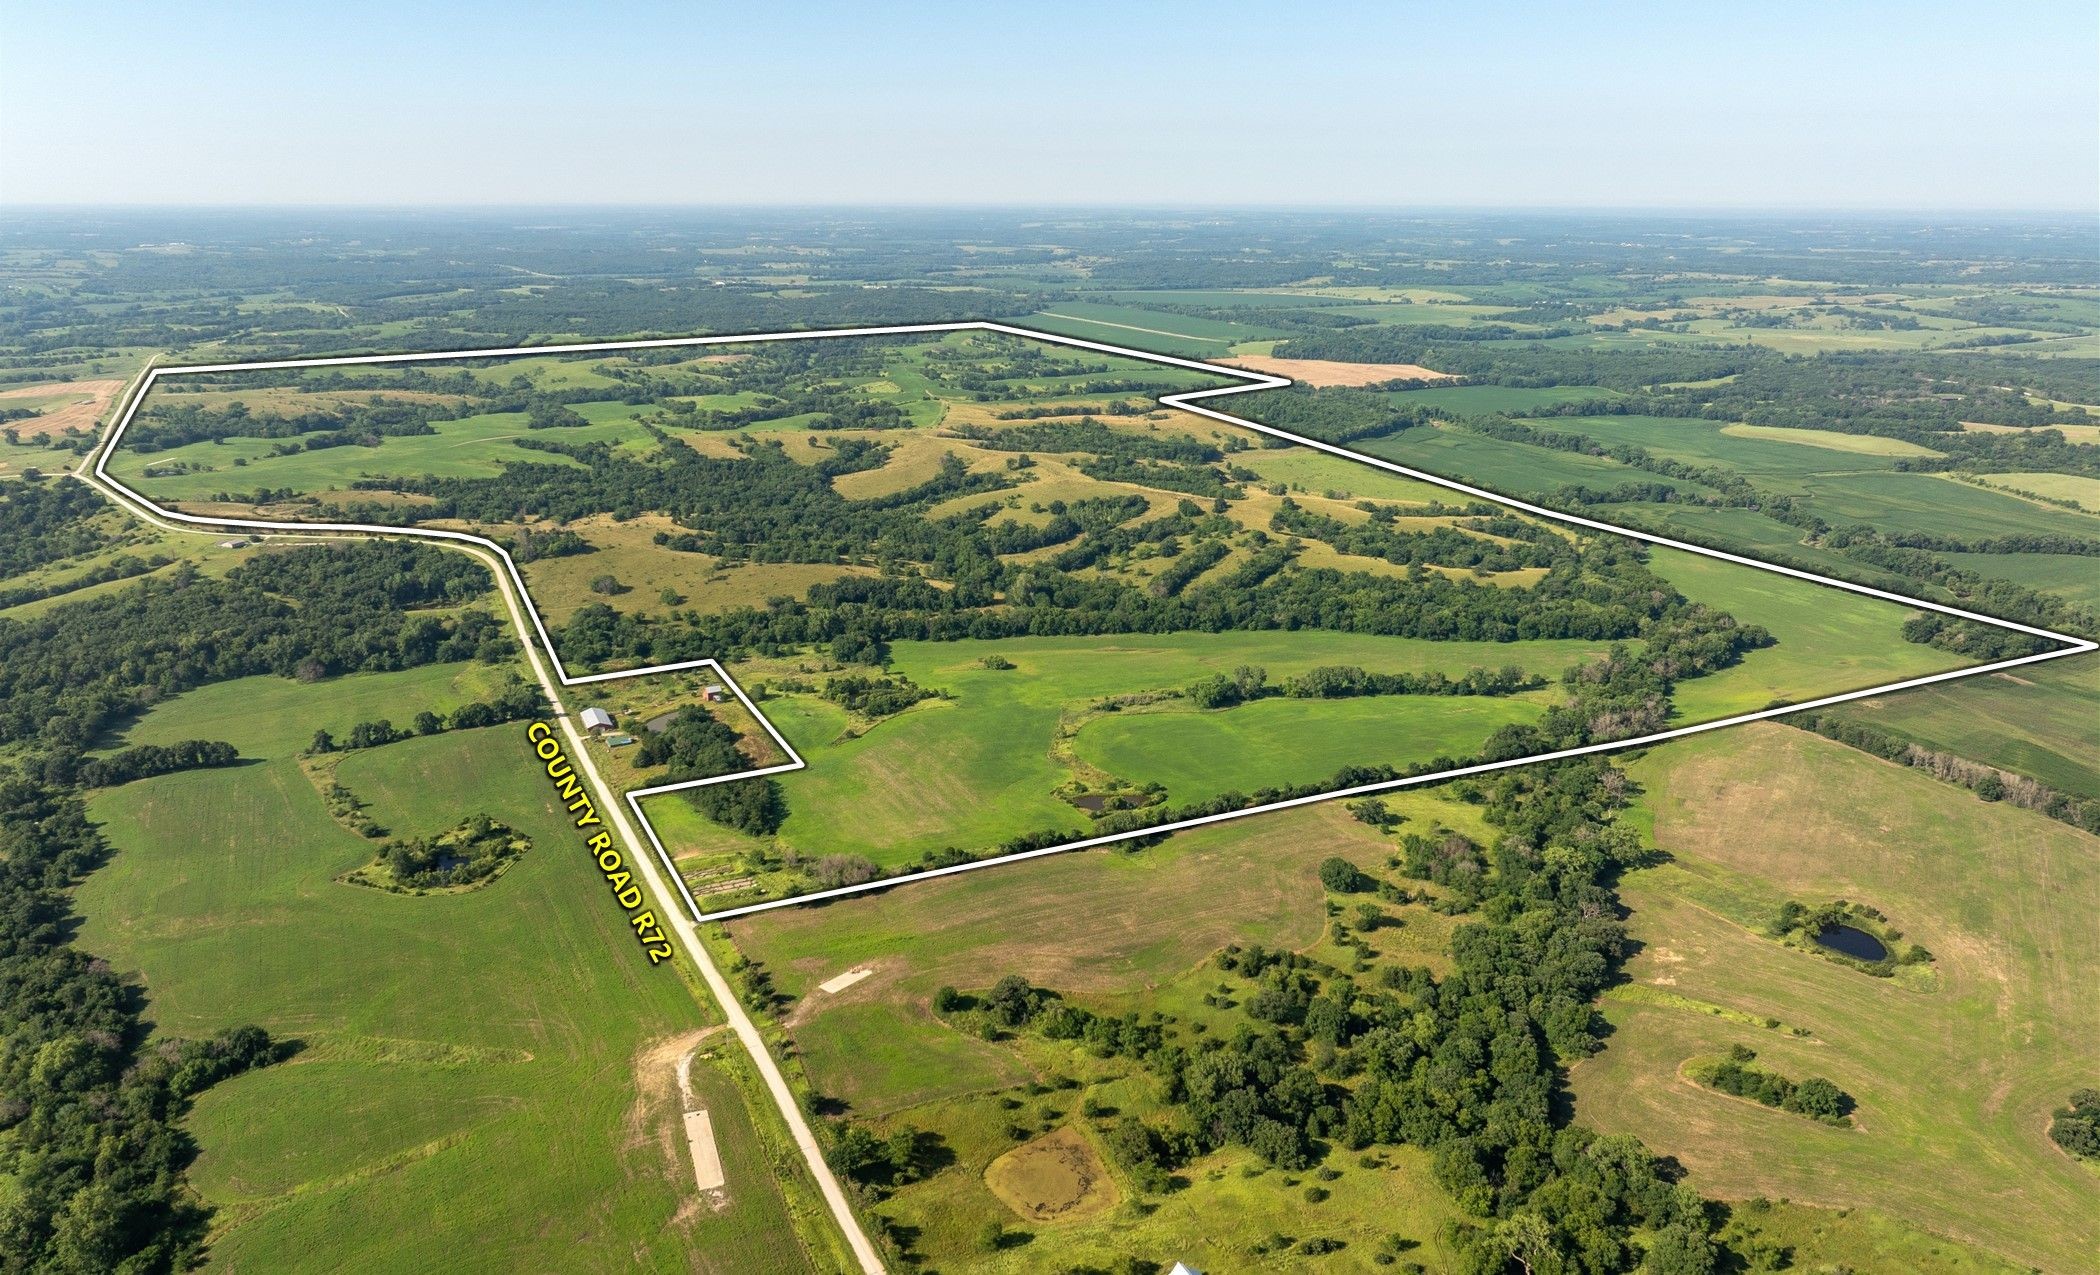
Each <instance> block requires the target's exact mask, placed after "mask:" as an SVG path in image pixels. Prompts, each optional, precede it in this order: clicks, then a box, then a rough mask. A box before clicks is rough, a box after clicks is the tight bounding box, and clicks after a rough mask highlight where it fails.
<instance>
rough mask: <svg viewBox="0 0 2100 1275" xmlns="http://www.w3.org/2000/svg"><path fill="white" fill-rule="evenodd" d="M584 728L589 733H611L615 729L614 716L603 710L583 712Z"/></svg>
mask: <svg viewBox="0 0 2100 1275" xmlns="http://www.w3.org/2000/svg"><path fill="white" fill-rule="evenodd" d="M583 728H584V729H585V730H588V731H599V732H603V731H609V730H611V729H612V728H613V715H612V714H611V713H608V712H606V711H605V710H604V709H602V708H596V707H593V708H586V709H584V710H583Z"/></svg>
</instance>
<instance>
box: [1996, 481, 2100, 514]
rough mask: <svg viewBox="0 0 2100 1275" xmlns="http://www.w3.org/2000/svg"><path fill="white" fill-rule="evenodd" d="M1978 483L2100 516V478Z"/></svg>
mask: <svg viewBox="0 0 2100 1275" xmlns="http://www.w3.org/2000/svg"><path fill="white" fill-rule="evenodd" d="M1977 481H1979V482H1982V483H1986V484H1989V485H1990V486H1992V487H2003V488H2005V489H2006V490H2007V491H2015V492H2030V493H2032V494H2034V495H2037V496H2045V497H2047V498H2048V499H2050V500H2067V501H2070V502H2071V503H2072V504H2074V505H2077V506H2078V507H2079V508H2081V509H2084V510H2086V511H2087V512H2089V513H2100V478H2087V477H2085V476H2083V475H2081V474H2046V473H2045V474H1985V475H1983V476H1981V477H1980V478H1978V480H1977Z"/></svg>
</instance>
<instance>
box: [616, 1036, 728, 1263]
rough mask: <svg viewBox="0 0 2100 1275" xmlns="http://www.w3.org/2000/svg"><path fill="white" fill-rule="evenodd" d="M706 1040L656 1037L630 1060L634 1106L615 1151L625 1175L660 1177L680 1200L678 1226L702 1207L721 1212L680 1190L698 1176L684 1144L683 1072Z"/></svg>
mask: <svg viewBox="0 0 2100 1275" xmlns="http://www.w3.org/2000/svg"><path fill="white" fill-rule="evenodd" d="M709 1034H710V1029H708V1028H701V1029H700V1030H698V1031H689V1032H680V1033H678V1034H677V1035H675V1036H663V1037H659V1038H657V1039H656V1040H653V1041H650V1042H649V1043H647V1044H645V1045H644V1046H642V1048H641V1049H640V1050H639V1051H638V1052H637V1053H636V1054H635V1056H634V1091H635V1092H634V1105H633V1106H631V1107H629V1108H628V1109H627V1119H626V1122H625V1124H626V1128H625V1129H624V1130H623V1135H624V1136H623V1137H622V1138H621V1140H620V1147H621V1150H622V1151H624V1152H626V1153H627V1154H628V1157H629V1158H628V1164H629V1170H628V1171H629V1172H630V1173H633V1174H635V1175H637V1176H641V1175H645V1174H650V1173H660V1174H662V1175H663V1176H664V1178H665V1180H666V1181H668V1182H670V1183H671V1184H672V1186H673V1187H674V1188H675V1189H676V1190H677V1191H678V1192H679V1194H680V1195H681V1196H682V1197H684V1202H683V1203H681V1204H680V1205H679V1208H678V1214H677V1217H676V1218H675V1219H674V1220H675V1221H677V1222H686V1221H688V1220H690V1219H691V1218H692V1217H693V1216H694V1215H695V1214H696V1213H697V1212H698V1210H699V1209H701V1208H702V1207H706V1208H711V1209H712V1208H719V1207H721V1201H719V1200H716V1199H712V1198H707V1194H703V1196H701V1197H699V1198H695V1197H694V1196H693V1195H692V1194H691V1193H690V1192H689V1191H688V1190H687V1189H686V1187H685V1185H684V1184H685V1183H689V1182H693V1181H694V1180H695V1175H696V1171H697V1166H696V1164H695V1162H694V1158H693V1152H692V1147H691V1143H690V1142H689V1141H688V1138H687V1128H686V1121H685V1108H686V1106H687V1101H686V1085H685V1080H684V1070H685V1067H686V1059H687V1057H688V1056H689V1055H691V1054H692V1052H693V1050H694V1049H695V1048H697V1047H698V1046H699V1045H700V1043H701V1041H703V1040H705V1039H706V1038H707V1036H708V1035H709ZM708 1194H711V1193H708Z"/></svg>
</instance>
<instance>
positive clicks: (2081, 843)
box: [1573, 724, 2100, 1271]
mask: <svg viewBox="0 0 2100 1275" xmlns="http://www.w3.org/2000/svg"><path fill="white" fill-rule="evenodd" d="M1633 774H1634V777H1635V778H1636V779H1637V780H1638V781H1639V782H1640V783H1641V784H1642V786H1643V788H1644V789H1645V790H1646V792H1647V796H1646V797H1645V799H1644V805H1645V806H1646V808H1647V809H1648V810H1650V811H1651V812H1652V816H1653V819H1654V828H1655V835H1656V839H1657V842H1658V843H1659V844H1660V845H1661V846H1663V847H1664V848H1666V849H1667V850H1669V851H1670V852H1671V853H1672V855H1673V856H1674V858H1675V862H1674V863H1672V864H1670V865H1666V866H1664V867H1660V868H1654V869H1646V870H1642V871H1639V872H1635V873H1632V874H1629V875H1628V877H1627V878H1626V879H1625V880H1624V881H1623V882H1622V883H1621V886H1620V890H1621V894H1622V897H1623V898H1624V899H1625V900H1626V902H1627V904H1628V905H1629V906H1630V907H1631V909H1632V914H1633V915H1632V926H1633V932H1634V935H1635V937H1636V938H1638V939H1640V940H1641V942H1642V944H1643V946H1642V948H1641V950H1640V951H1639V952H1638V953H1637V954H1636V955H1635V956H1634V958H1633V960H1632V961H1631V962H1630V963H1629V965H1628V967H1627V973H1628V975H1629V977H1630V978H1631V980H1632V981H1633V983H1634V984H1635V985H1637V986H1649V987H1657V988H1666V989H1668V990H1669V991H1671V992H1674V993H1676V994H1678V995H1681V996H1685V997H1690V998H1694V999H1696V1000H1701V1001H1706V1002H1711V1003H1715V1004H1719V1005H1721V1006H1723V1007H1726V1008H1727V1009H1729V1010H1733V1011H1741V1012H1742V1013H1744V1014H1746V1015H1748V1016H1750V1017H1751V1018H1752V1019H1758V1020H1761V1019H1762V1018H1764V1017H1765V1016H1767V1015H1769V1016H1772V1017H1776V1018H1779V1019H1781V1020H1782V1021H1784V1022H1785V1023H1788V1024H1792V1025H1797V1026H1800V1027H1802V1028H1804V1029H1806V1031H1807V1032H1808V1035H1807V1036H1805V1037H1794V1036H1790V1035H1788V1034H1787V1033H1785V1032H1781V1031H1769V1030H1765V1029H1763V1028H1762V1027H1759V1026H1751V1025H1746V1024H1743V1023H1740V1022H1734V1021H1730V1020H1729V1019H1727V1018H1725V1017H1717V1016H1713V1015H1709V1014H1703V1013H1687V1012H1685V1011H1684V1010H1683V1009H1679V1008H1674V1007H1672V1006H1670V1005H1668V1004H1658V1003H1647V1002H1641V1001H1629V1000H1621V999H1617V998H1610V997H1608V998H1607V999H1606V1002H1605V1006H1604V1008H1605V1012H1606V1015H1607V1017H1608V1018H1609V1019H1610V1020H1611V1022H1612V1024H1613V1026H1614V1028H1615V1031H1614V1032H1613V1034H1612V1035H1611V1036H1610V1037H1609V1038H1608V1039H1607V1044H1606V1048H1605V1050H1604V1052H1603V1053H1602V1054H1600V1055H1598V1056H1597V1057H1596V1058H1594V1059H1592V1060H1590V1061H1588V1062H1585V1063H1583V1064H1581V1065H1580V1066H1578V1067H1577V1068H1576V1069H1575V1072H1574V1074H1573V1089H1574V1093H1575V1096H1576V1114H1577V1117H1578V1118H1579V1119H1581V1120H1584V1121H1586V1122H1588V1123H1590V1124H1592V1125H1595V1126H1597V1127H1600V1128H1604V1129H1609V1130H1622V1131H1626V1132H1631V1133H1635V1134H1637V1135H1639V1136H1640V1137H1641V1138H1642V1139H1643V1140H1644V1141H1646V1142H1647V1143H1648V1144H1649V1145H1650V1146H1651V1147H1653V1148H1655V1149H1656V1150H1657V1151H1660V1152H1664V1153H1667V1154H1671V1155H1675V1156H1677V1157H1678V1158H1679V1159H1680V1160H1682V1161H1683V1162H1684V1164H1685V1165H1686V1166H1687V1167H1688V1168H1689V1169H1690V1170H1691V1178H1690V1181H1691V1183H1692V1184H1693V1185H1694V1186H1696V1187H1698V1188H1700V1189H1701V1190H1704V1191H1707V1192H1712V1193H1717V1194H1719V1195H1721V1196H1723V1197H1726V1198H1732V1199H1742V1198H1747V1197H1751V1196H1760V1195H1761V1196H1766V1197H1771V1198H1780V1197H1790V1198H1792V1199H1794V1200H1797V1201H1804V1202H1813V1203H1817V1204H1822V1205H1825V1206H1843V1205H1851V1206H1862V1207H1865V1208H1869V1209H1873V1210H1876V1211H1878V1212H1881V1213H1885V1214H1892V1215H1895V1216H1897V1217H1900V1218H1904V1219H1906V1220H1908V1221H1910V1222H1912V1223H1914V1224H1917V1225H1920V1226H1925V1227H1929V1228H1931V1229H1932V1230H1935V1231H1939V1232H1942V1233H1945V1234H1951V1235H1953V1236H1954V1237H1956V1238H1958V1239H1961V1240H1964V1241H1966V1242H1968V1243H1972V1244H1977V1245H1980V1246H1982V1247H1985V1248H1987V1249H1990V1250H1991V1251H1993V1252H1997V1253H2002V1254H2004V1255H2005V1256H2006V1257H2008V1258H2011V1259H2014V1260H2015V1261H2018V1262H2021V1263H2031V1264H2033V1265H2036V1266H2038V1267H2041V1268H2043V1269H2048V1270H2063V1271H2074V1270H2086V1269H2090V1267H2091V1257H2092V1251H2093V1250H2092V1231H2091V1227H2090V1225H2089V1221H2090V1219H2091V1218H2092V1217H2093V1216H2094V1215H2095V1212H2096V1210H2100V1175H2095V1174H2093V1173H2091V1172H2090V1171H2088V1170H2086V1169H2085V1168H2083V1167H2081V1166H2079V1165H2078V1164H2076V1163H2074V1162H2073V1161H2071V1160H2070V1159H2069V1158H2068V1157H2066V1156H2064V1155H2063V1154H2062V1153H2061V1152H2060V1151H2059V1150H2057V1148H2056V1147H2055V1146H2054V1145H2053V1144H2051V1143H2050V1142H2049V1141H2048V1139H2047V1137H2046V1136H2045V1132H2044V1130H2045V1127H2046V1125H2047V1123H2048V1113H2049V1111H2050V1110H2051V1109H2052V1108H2053V1107H2055V1106H2058V1105H2061V1103H2062V1102H2063V1100H2064V1095H2065V1094H2067V1093H2068V1092H2069V1091H2070V1090H2071V1089H2072V1088H2075V1087H2077V1086H2079V1085H2082V1084H2091V1083H2092V1080H2091V1074H2092V1065H2091V1064H2092V1060H2093V1058H2094V1057H2095V1056H2100V1014H2096V1013H2095V1008H2094V1002H2093V998H2092V996H2091V995H2090V984H2091V971H2092V969H2093V968H2094V963H2095V962H2096V961H2100V931H2096V930H2095V929H2094V927H2093V926H2092V924H2091V918H2092V916H2093V914H2094V911H2095V909H2096V908H2100V840H2096V839H2094V838H2092V837H2089V836H2086V835H2084V834H2081V833H2079V832H2076V831H2074V830H2072V829H2070V828H2066V827H2064V826H2063V825H2061V824H2057V823H2054V822H2051V821H2049V820H2047V819H2043V818H2040V817H2039V816H2034V815H2030V814H2027V813H2025V812H2022V811H2018V810H2013V809H2008V808H2005V807H2003V806H2000V805H1994V804H1990V803H1986V802H1982V801H1979V800H1977V799H1976V798H1974V797H1973V796H1971V795H1970V794H1968V793H1967V792H1964V791H1962V790H1960V789H1956V788H1952V787H1950V786H1946V785H1942V784H1939V783H1938V782H1936V781H1934V780H1932V779H1930V778H1927V777H1925V776H1924V775H1921V774H1918V773H1916V772H1913V771H1909V770H1906V769H1903V768H1901V767H1897V766H1894V765H1890V764H1888V763H1884V762H1881V761H1878V760H1876V759H1874V758H1871V757H1867V756H1865V755H1864V754H1861V753H1858V752H1855V751H1853V750H1851V749H1848V748H1845V747H1843V746H1841V745H1838V744H1835V743H1832V742H1830V741H1827V740H1823V739H1820V738H1818V737H1815V736H1812V735H1809V734H1807V733H1806V732H1802V731H1797V730H1794V729H1792V728H1790V727H1784V726H1777V725H1762V724H1761V725H1757V726H1751V727H1744V728H1741V729H1739V730H1737V731H1732V732H1730V733H1729V734H1728V736H1727V737H1725V738H1706V739H1699V740H1692V741H1685V742H1682V743H1677V744H1672V745H1670V746H1668V747H1666V748H1663V749H1657V750H1655V751H1654V752H1652V753H1650V754H1649V755H1648V756H1647V757H1646V758H1645V759H1644V760H1642V761H1641V762H1639V763H1638V764H1637V765H1635V766H1634V767H1633ZM1833 897H1844V898H1848V899H1854V900H1859V901H1862V902H1866V903H1869V904H1871V905H1873V906H1874V907H1877V908H1879V909H1881V910H1882V911H1883V912H1885V913H1886V914H1887V915H1888V916H1889V918H1890V921H1891V923H1892V924H1894V925H1895V926H1897V927H1899V928H1900V929H1901V930H1902V931H1904V933H1905V936H1906V941H1914V942H1918V943H1921V944H1923V945H1924V946H1925V947H1927V948H1928V949H1930V950H1931V952H1932V953H1933V954H1934V958H1935V970H1936V972H1937V976H1938V986H1937V988H1936V990H1932V991H1912V990H1907V989H1906V988H1905V987H1903V986H1900V985H1899V984H1898V983H1897V982H1896V981H1895V980H1888V979H1876V978H1872V977H1868V976H1866V975H1862V974H1860V973H1858V972H1856V971H1854V970H1852V969H1849V968H1847V967H1845V966H1842V965H1839V964H1837V963H1835V962H1832V961H1826V960H1822V959H1820V958H1818V957H1816V956H1813V955H1811V954H1809V953H1805V952H1801V951H1798V950H1796V949H1791V948H1787V947H1783V946H1781V945H1779V944H1777V943H1774V942H1772V941H1771V940H1769V939H1767V938H1765V937H1763V936H1762V934H1761V933H1760V929H1761V927H1762V925H1763V923H1764V919H1765V915H1766V909H1767V908H1768V907H1770V906H1776V904H1777V903H1778V902H1779V901H1780V900H1782V899H1785V898H1795V899H1802V900H1823V899H1829V898H1833ZM1736 1043H1740V1044H1745V1045H1748V1046H1750V1047H1752V1048H1754V1049H1756V1050H1758V1051H1759V1054H1760V1056H1761V1058H1763V1059H1765V1060H1768V1061H1769V1062H1771V1063H1772V1065H1773V1066H1774V1067H1775V1068H1777V1069H1779V1070H1782V1071H1785V1072H1787V1073H1788V1074H1791V1075H1810V1074H1815V1075H1824V1076H1827V1077H1829V1078H1830V1079H1831V1080H1833V1081H1835V1082H1836V1083H1837V1084H1838V1085H1839V1086H1840V1087H1841V1088H1843V1089H1845V1090H1847V1091H1848V1092H1850V1093H1852V1094H1853V1095H1854V1096H1855V1097H1856V1098H1857V1099H1858V1102H1859V1110H1858V1112H1857V1113H1856V1115H1855V1120H1856V1123H1857V1125H1858V1128H1857V1129H1856V1130H1841V1129H1832V1128H1829V1127H1827V1126H1822V1125H1817V1124H1814V1123H1812V1122H1808V1121H1803V1120H1799V1119H1796V1118H1792V1117H1789V1116H1787V1115H1786V1114H1785V1113H1781V1112H1774V1111H1771V1110H1769V1109H1767V1108H1763V1107H1759V1106H1756V1105H1755V1104H1751V1103H1745V1102H1740V1101H1737V1100H1734V1099H1731V1098H1729V1097H1727V1096H1725V1095H1720V1094H1716V1093H1713V1092H1712V1091H1710V1090H1704V1089H1702V1088H1700V1087H1698V1086H1695V1085H1693V1084H1691V1083H1690V1082H1689V1081H1687V1080H1685V1079H1683V1078H1682V1077H1681V1076H1680V1075H1679V1068H1680V1067H1681V1066H1682V1064H1683V1063H1684V1061H1685V1060H1686V1059H1687V1058H1690V1057H1692V1056H1694V1055H1697V1054H1710V1053H1712V1052H1714V1051H1715V1050H1716V1049H1718V1048H1725V1047H1726V1046H1728V1045H1730V1044H1736Z"/></svg>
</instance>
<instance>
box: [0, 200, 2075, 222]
mask: <svg viewBox="0 0 2100 1275" xmlns="http://www.w3.org/2000/svg"><path fill="white" fill-rule="evenodd" d="M83 209H88V210H95V211H103V212H364V213H390V212H392V213H398V212H514V211H531V212H775V213H778V212H810V211H841V210H848V211H858V212H1063V213H1072V212H1097V213H1099V212H1145V213H1180V214H1198V215H1215V214H1218V213H1271V214H1282V213H1299V214H1317V213H1358V214H1366V213H1368V214H1387V215H1415V216H1419V215H1428V214H1451V213H1463V214H1472V215H1494V214H1511V213H1526V214H1546V215H1555V214H1559V215H1570V216H1573V215H1598V214H1621V215H1625V214H1642V215H1656V214H1663V215H1669V214H1675V215H1690V216H1699V215H1707V216H1745V215H1751V216H1755V215H1763V216H1782V217H1784V216H1873V215H1883V216H1949V215H1960V216H2001V217H2074V216H2076V217H2093V218H2096V219H2100V204H2094V205H2070V204H2065V205H2024V206H2023V205H2003V204H1944V205H1920V204H1900V203H1890V204H1819V203H1769V204H1765V203H1740V204H1730V203H1682V204H1678V203H1653V204H1601V203H1600V204H1582V203H1574V204H1554V203H1534V204H1519V203H1494V202H1483V203H1450V204H1437V203H1420V204H1403V203H1376V202H1362V203H1347V202H1341V203H1320V202H1309V203H1288V202H1280V201H1279V202H1260V201H1254V202H1232V201H1222V202H1217V203H1180V202H1171V201H1132V202H1127V203H1114V202H1075V201H1058V200H1026V199H1013V200H952V201H950V200H769V201H751V202H737V201H720V200H621V201H607V202H595V203H593V202H577V201H532V200H476V201H450V200H430V201H422V202H412V201H342V200H282V201H266V202H249V203H232V202H212V201H189V200H19V201H17V200H0V214H7V213H35V212H71V211H79V210H83Z"/></svg>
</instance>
